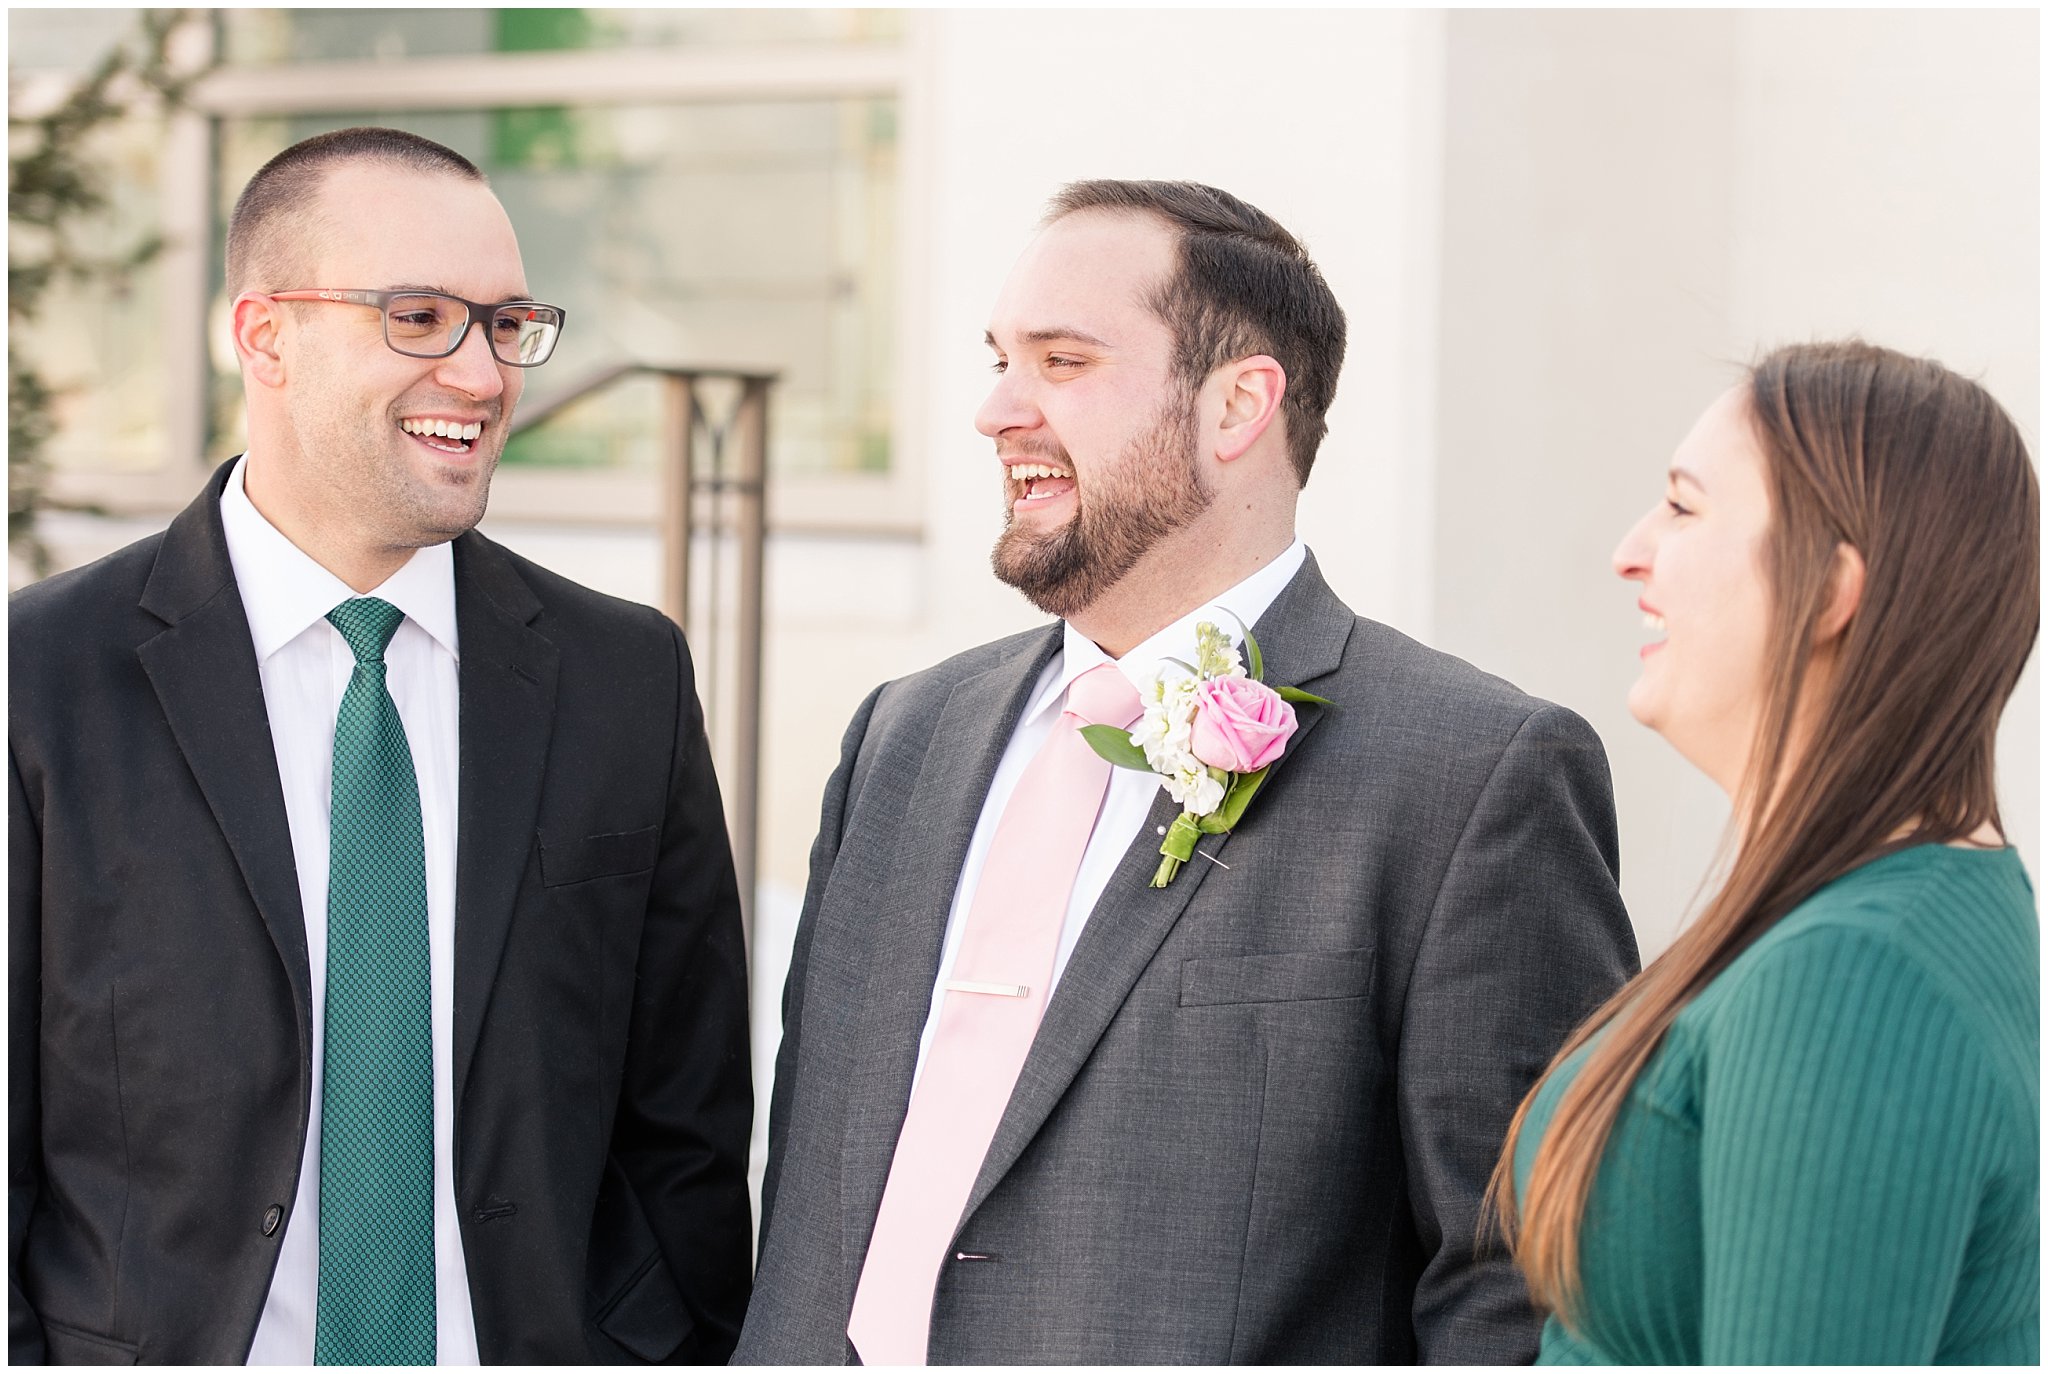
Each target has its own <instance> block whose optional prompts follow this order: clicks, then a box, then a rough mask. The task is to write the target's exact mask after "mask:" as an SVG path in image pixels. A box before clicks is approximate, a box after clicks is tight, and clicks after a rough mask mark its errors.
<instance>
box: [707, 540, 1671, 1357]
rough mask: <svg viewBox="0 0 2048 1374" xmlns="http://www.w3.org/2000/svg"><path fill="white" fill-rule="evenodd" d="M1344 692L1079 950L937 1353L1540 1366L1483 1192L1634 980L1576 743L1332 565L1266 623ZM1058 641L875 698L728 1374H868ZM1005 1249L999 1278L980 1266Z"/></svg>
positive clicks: (1283, 665) (1274, 639) (856, 754)
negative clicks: (928, 1059)
mask: <svg viewBox="0 0 2048 1374" xmlns="http://www.w3.org/2000/svg"><path fill="white" fill-rule="evenodd" d="M1255 628H1256V632H1257V635H1258V638H1259V643H1260V645H1261V647H1262V648H1263V649H1264V651H1265V660H1266V677H1267V680H1268V681H1269V682H1273V683H1275V684H1293V685H1298V686H1302V687H1305V688H1307V689H1308V690H1310V691H1313V692H1316V693H1317V694H1319V695H1322V696H1325V697H1328V698H1329V699H1330V700H1331V701H1332V702H1333V703H1334V705H1331V706H1327V707H1316V706H1310V707H1305V708H1303V710H1302V712H1301V716H1302V724H1301V728H1300V730H1299V731H1298V732H1297V734H1296V735H1295V737H1294V739H1293V741H1292V742H1291V743H1290V745H1289V747H1288V750H1287V753H1286V755H1285V756H1284V757H1283V758H1282V759H1281V760H1280V762H1279V763H1277V764H1275V765H1274V771H1273V773H1272V775H1271V776H1270V778H1269V779H1268V781H1267V783H1266V786H1265V788H1264V790H1263V791H1262V792H1261V793H1260V795H1259V796H1258V797H1257V798H1256V799H1255V800H1254V802H1253V803H1252V806H1251V809H1250V811H1249V812H1248V813H1247V815H1246V817H1245V819H1244V820H1243V822H1242V823H1241V824H1240V825H1239V826H1238V828H1237V830H1236V831H1235V832H1233V833H1232V834H1230V835H1227V836H1212V837H1208V838H1206V839H1205V841H1204V843H1203V845H1202V848H1203V849H1204V850H1205V851H1207V852H1208V853H1210V854H1212V855H1214V856H1215V857H1216V858H1217V859H1219V860H1220V861H1221V863H1222V864H1227V865H1229V867H1228V868H1227V869H1226V868H1224V867H1222V866H1220V865H1219V864H1216V863H1210V862H1209V861H1208V860H1206V859H1203V858H1200V857H1197V858H1196V859H1194V860H1193V861H1192V862H1190V863H1189V864H1187V866H1186V867H1185V868H1183V869H1182V870H1181V872H1180V874H1179V876H1178V877H1176V878H1175V879H1174V881H1173V882H1172V884H1171V885H1170V886H1168V887H1166V888H1164V889H1162V890H1155V889H1153V888H1151V887H1149V886H1148V882H1149V880H1150V878H1151V874H1152V870H1153V867H1154V866H1155V864H1156V863H1157V860H1158V843H1159V840H1158V835H1157V833H1155V832H1156V830H1157V827H1159V826H1162V825H1165V824H1167V823H1168V822H1169V821H1171V819H1172V818H1173V816H1174V814H1175V813H1176V811H1177V810H1178V808H1177V807H1176V806H1175V804H1174V803H1173V802H1172V800H1171V799H1170V798H1168V797H1167V796H1166V794H1165V793H1164V792H1162V793H1161V794H1160V796H1159V799H1158V801H1157V803H1156V804H1155V805H1154V807H1153V811H1152V814H1151V816H1150V818H1149V819H1148V821H1147V824H1146V826H1145V828H1144V829H1143V830H1142V831H1141V832H1140V833H1139V834H1138V835H1137V836H1136V837H1135V838H1134V839H1133V840H1132V842H1131V847H1130V850H1129V852H1128V854H1126V855H1125V857H1124V860H1123V862H1122V864H1121V866H1120V867H1119V868H1118V870H1117V872H1116V875H1115V877H1114V878H1112V880H1111V882H1110V885H1109V888H1108V890H1107V891H1106V892H1105V893H1104V895H1103V897H1102V900H1101V902H1100V904H1099V905H1098V906H1097V907H1096V908H1095V910H1094V912H1093V913H1092V914H1091V916H1090V918H1089V921H1088V925H1087V927H1086V929H1085V931H1084V932H1083V934H1082V936H1081V940H1080V943H1079V945H1078V946H1077V947H1076V948H1075V950H1074V954H1073V958H1072V962H1071V963H1070V964H1069V965H1068V966H1067V969H1066V972H1065V974H1064V976H1063V977H1062V978H1061V980H1060V983H1059V986H1058V988H1057V990H1056V991H1055V992H1054V995H1053V998H1052V1001H1051V1003H1050V1004H1049V1006H1048V1007H1047V1009H1046V1013H1045V1020H1044V1022H1043V1023H1042V1025H1041V1026H1040V1028H1039V1032H1038V1037H1037V1039H1036V1041H1035V1042H1034V1043H1033V1045H1032V1048H1031V1053H1030V1057H1029V1059H1028V1060H1027V1061H1026V1063H1025V1065H1024V1070H1023V1073H1022V1075H1021V1076H1020V1078H1019V1080H1018V1083H1017V1087H1016V1090H1015V1092H1014V1094H1013V1095H1012V1097H1011V1100H1010V1103H1009V1107H1008V1109H1007V1111H1006V1113H1005V1115H1004V1117H1003V1121H1002V1124H1001V1126H1000V1127H999V1128H998V1130H997V1132H996V1136H995V1140H994V1143H993V1144H992V1145H991V1147H990V1150H989V1153H988V1157H987V1159H986V1160H985V1161H984V1162H983V1164H982V1167H981V1172H980V1175H979V1177H978V1179H977V1180H976V1183H975V1185H974V1189H973V1192H972V1194H971V1195H970V1197H969V1199H968V1202H967V1207H966V1209H965V1212H964V1214H963V1216H962V1218H961V1223H960V1229H959V1232H958V1234H957V1237H956V1240H955V1243H954V1245H953V1247H952V1250H953V1251H954V1252H955V1253H956V1254H957V1255H961V1256H973V1257H975V1258H955V1259H952V1260H949V1261H948V1263H947V1264H946V1266H945V1268H944V1270H943V1271H942V1273H941V1276H940V1279H939V1284H938V1290H937V1293H936V1296H935V1301H934V1304H933V1312H932V1328H931V1346H930V1355H931V1359H932V1361H933V1362H934V1363H953V1362H960V1363H977V1364H1004V1363H1034V1362H1059V1363H1076V1364H1087V1363H1159V1364H1167V1363H1207V1364H1223V1363H1284V1362H1357V1363H1379V1362H1386V1363H1400V1362H1412V1361H1416V1360H1430V1361H1463V1362H1479V1363H1484V1362H1514V1361H1526V1360H1528V1359H1530V1358H1532V1357H1533V1355H1534V1353H1535V1349H1536V1338H1537V1331H1538V1321H1537V1318H1536V1316H1535V1314H1534V1313H1533V1312H1532V1311H1531V1310H1530V1308H1529V1305H1528V1301H1527V1298H1526V1296H1525V1293H1524V1291H1523V1288H1522V1285H1521V1282H1520V1280H1519V1278H1518V1276H1517V1275H1516V1274H1515V1272H1514V1271H1513V1269H1512V1268H1511V1267H1510V1266H1509V1264H1508V1263H1507V1261H1506V1260H1505V1259H1504V1258H1502V1257H1501V1256H1500V1255H1498V1254H1497V1253H1485V1254H1482V1253H1479V1252H1478V1251H1477V1249H1476V1244H1475V1236H1476V1232H1477V1225H1478V1204H1479V1198H1480V1195H1481V1192H1482V1190H1483V1188H1484V1186H1485V1183H1486V1178H1487V1174H1488V1172H1489V1170H1490V1169H1491V1168H1492V1165H1493V1162H1494V1160H1495V1158H1496V1157H1497V1155H1498V1153H1499V1150H1500V1146H1501V1141H1502V1137H1503V1135H1504V1134H1505V1132H1506V1128H1507V1123H1508V1118H1509V1116H1510V1115H1511V1114H1512V1112H1513V1111H1514V1108H1515V1105H1516V1103H1517V1102H1518V1101H1519V1099H1520V1098H1521V1096H1522V1094H1523V1093H1524V1091H1525V1090H1526V1089H1527V1088H1528V1087H1529V1085H1530V1083H1531V1082H1532V1081H1533V1080H1534V1078H1535V1076H1536V1074H1537V1073H1538V1072H1539V1071H1540V1070H1541V1068H1542V1067H1543V1065H1544V1063H1545V1062H1546V1061H1547V1060H1548V1059H1549V1057H1550V1055H1551V1054H1552V1053H1553V1052H1554V1051H1555V1050H1556V1048H1557V1047H1558V1045H1559V1044H1560V1043H1561V1042H1562V1041H1563V1039H1564V1037H1565V1035H1566V1034H1567V1033H1568V1032H1569V1031H1570V1030H1571V1028H1572V1027H1573V1026H1574V1025H1575V1024H1577V1023H1578V1022H1579V1021H1580V1020H1581V1019H1582V1018H1584V1017H1585V1016H1586V1014H1587V1013H1588V1012H1590V1011H1591V1010H1592V1009H1593V1008H1594V1007H1595V1006H1596V1005H1598V1004H1599V1003H1600V1002H1601V1001H1602V1000H1603V999H1604V998H1606V997H1607V996H1608V995H1609V994H1610V993H1612V992H1613V991H1614V990H1615V989H1616V988H1617V987H1619V986H1620V984H1621V983H1622V982H1623V980H1624V979H1625V978H1626V977H1627V976H1628V975H1629V974H1630V973H1631V972H1632V971H1633V970H1634V968H1635V967H1636V954H1635V946H1634V939H1633V937H1632V935H1631V933H1630V928H1629V923H1628V919H1627V914H1626V913H1625V912H1624V910H1623V909H1622V904H1621V898H1620V895H1619V893H1618V892H1617V890H1616V887H1615V881H1616V872H1617V863H1618V861H1617V857H1616V845H1615V835H1614V806H1613V799H1612V794H1611V791H1610V788H1609V783H1608V774H1607V765H1606V757H1605V754H1604V753H1603V751H1602V749H1601V747H1600V741H1599V738H1598V737H1597V736H1596V735H1595V734H1594V733H1593V731H1592V730H1591V729H1590V728H1589V727H1588V726H1587V725H1586V724H1585V722H1584V721H1582V720H1580V719H1579V718H1578V717H1576V716H1574V715H1572V714H1571V713H1570V712H1568V711H1565V710H1563V709H1561V708H1559V707H1556V706H1552V705H1549V704H1547V703H1544V702H1541V701H1537V700H1534V699H1532V698H1530V697H1527V696H1524V695H1523V694H1521V693H1520V692H1518V691H1516V690H1515V689H1514V688H1513V687H1511V686H1509V685H1508V684H1507V683H1505V682H1502V681H1500V680H1499V679H1497V678H1493V677H1488V676H1486V675H1485V674H1483V673H1480V672H1478V671H1477V670H1475V669H1473V668H1472V667H1471V666H1469V665H1468V664H1465V663H1463V662H1460V661H1459V660H1457V659H1453V658H1450V657H1448V656H1446V655H1443V654H1440V653H1436V652H1434V651H1432V650H1430V649H1427V648H1425V647H1423V646H1422V645H1420V644H1417V643H1415V642H1414V641H1413V640H1410V639H1407V638H1405V637H1404V636H1402V635H1400V634H1397V633H1396V632H1394V631H1392V630H1390V629H1388V628H1386V627H1385V626H1383V625H1377V624H1375V623H1373V622H1372V621H1369V620H1363V619H1359V618H1357V617H1355V616H1353V615H1352V614H1351V612H1350V611H1349V610H1348V609H1347V608H1346V607H1345V606H1344V604H1343V603H1342V602H1340V601H1339V600H1338V599H1337V598H1336V596H1335V595H1334V594H1333V593H1332V592H1331V591H1330V589H1329V587H1328V585H1327V584H1326V583H1325V582H1324V581H1323V579H1322V576H1321V574H1320V573H1319V572H1318V571H1317V569H1316V565H1315V562H1314V560H1313V559H1311V560H1310V561H1309V562H1308V564H1307V565H1306V566H1304V567H1303V569H1302V570H1301V572H1300V573H1299V574H1298V575H1297V576H1296V577H1295V579H1294V580H1293V582H1292V583H1290V584H1289V586H1288V587H1287V589H1286V590H1285V591H1284V592H1283V593H1282V594H1281V596H1280V597H1279V599H1278V600H1277V601H1276V602H1275V603H1274V604H1273V606H1272V608H1271V609H1270V610H1269V611H1268V612H1267V613H1266V615H1265V616H1264V617H1262V618H1261V619H1260V621H1259V623H1258V625H1257V626H1256V627H1255ZM1059 644H1060V632H1059V629H1058V627H1057V626H1054V627H1050V628H1047V629H1042V630H1036V631H1033V632H1031V633H1028V634H1023V635H1018V636H1015V637H1013V638H1010V639H1005V640H1001V641H999V642H997V643H994V644H990V645H985V646H983V647H981V648H979V649H975V650H972V651H970V652H968V653H965V654H962V655H960V656H959V657H957V658H954V659H950V660H948V661H947V662H945V663H942V664H940V665H938V666H937V667H935V668H931V669H929V670H927V671H925V672H922V673H919V674H916V675H915V676H912V677H909V678H905V679H903V680H901V681H898V682H894V683H890V684H888V685H886V686H884V687H882V688H880V689H879V690H877V691H876V692H875V693H874V694H873V695H872V696H870V697H869V698H868V700H867V701H866V702H865V703H864V704H863V705H862V707H861V709H860V711H859V713H858V714H857V715H856V716H855V717H854V720H853V724H852V725H851V727H850V728H849V729H848V731H847V734H846V742H845V748H844V753H843V755H842V757H841V759H840V763H839V768H838V770H837V771H836V772H835V773H834V774H833V776H832V780H831V782H830V784H829V785H828V786H827V788H826V793H825V803H824V815H823V820H822V823H821V825H820V828H819V833H818V838H817V843H816V845H815V847H814V848H813V850H812V853H811V878H810V888H809V892H808V894H807V895H806V898H805V902H804V910H803V916H802V921H801V924H800V926H799V928H798V932H797V939H796V947H795V952H794V957H793V962H792V963H791V966H790V974H789V984H788V988H787V991H786V993H785V995H784V1005H783V1015H784V1034H783V1043H782V1049H781V1053H780V1055H779V1057H778V1060H777V1063H776V1074H775V1090H774V1098H773V1105H772V1116H771V1124H770V1136H769V1151H770V1154H769V1162H768V1172H767V1178H766V1183H765V1187H764V1195H763V1199H762V1239H761V1247H762V1248H761V1259H760V1267H759V1270H758V1271H757V1273H756V1276H755V1284H754V1296H753V1301H752V1304H751V1306H750V1307H749V1308H748V1311H747V1319H746V1326H745V1328H744V1330H743V1332H742V1334H741V1338H740V1347H739V1351H738V1354H737V1355H736V1357H735V1359H736V1361H738V1362H764V1363H778V1362H786V1363H841V1362H843V1361H845V1360H847V1359H848V1358H849V1357H850V1356H851V1353H852V1352H851V1350H850V1347H849V1345H848V1343H847V1341H846V1337H845V1329H846V1322H847V1316H848V1313H849V1311H850V1308H851V1305H852V1298H853V1291H854V1285H855V1282H856V1280H857V1279H858V1277H859V1274H860V1268H861V1262H862V1258H863V1255H864V1253H865V1251H866V1249H867V1243H868V1238H869V1235H870V1233H871V1231H872V1228H873V1225H874V1219H875V1212H876V1209H877V1207H878V1205H879V1203H880V1200H881V1196H882V1185H883V1182H884V1180H885V1179H886V1177H887V1174H888V1170H889V1163H890V1159H891V1156H892V1154H893V1152H894V1149H895V1144H896V1135H897V1131H898V1129H899V1128H900V1126H901V1124H902V1121H903V1116H904V1112H905V1110H906V1107H907V1105H908V1102H909V1096H910V1083H911V1074H912V1068H913V1065H914V1063H915V1060H916V1055H917V1044H918V1037H919V1032H920V1029H921V1028H922V1026H923V1024H924V1020H925V1016H926V1013H927V1011H928V1009H929V1004H930V997H931V989H932V982H933V979H934V978H935V976H936V974H937V968H938V961H939V952H940V944H941V941H942V938H943V935H944V932H945V927H946V916H947V910H948V907H949V904H950V901H951V898H952V893H953V888H954V884H955V882H956V881H957V879H958V877H959V872H960V865H961V861H962V858H963V856H964V855H965V852H966V849H967V844H968V839H969V837H970V835H971V834H972V832H973V829H974V824H975V820H976V817H977V815H978V814H979V812H980V809H981V803H982V799H983V797H984V795H985V794H986V791H987V788H988V785H989V780H990V778H991V776H992V775H993V773H994V771H995V767H996V763H997V761H998V759H999V758H1000V757H1001V755H1002V752H1003V748H1004V745H1005V743H1006V741H1007V740H1008V738H1009V735H1010V731H1011V728H1012V726H1013V724H1014V722H1015V720H1016V719H1017V716H1018V714H1019V712H1020V711H1021V710H1022V709H1023V706H1024V703H1025V698H1026V696H1027V694H1028V692H1029V690H1030V688H1031V686H1032V685H1033V683H1034V682H1035V680H1036V679H1037V676H1038V674H1039V672H1040V670H1041V669H1042V668H1043V667H1044V665H1045V663H1046V662H1047V661H1048V660H1049V659H1050V658H1051V656H1052V655H1053V654H1054V653H1055V652H1056V651H1057V649H1058V647H1059ZM984 1256H985V1257H986V1258H981V1257H984Z"/></svg>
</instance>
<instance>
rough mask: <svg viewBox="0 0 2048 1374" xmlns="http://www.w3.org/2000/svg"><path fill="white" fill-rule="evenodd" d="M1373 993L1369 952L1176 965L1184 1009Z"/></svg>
mask: <svg viewBox="0 0 2048 1374" xmlns="http://www.w3.org/2000/svg"><path fill="white" fill-rule="evenodd" d="M1371 990H1372V951H1371V950H1369V949H1334V950H1304V951H1302V952H1300V953H1294V954H1246V955H1240V956H1237V957H1234V958H1228V959H1185V960H1182V961H1181V966H1180V1004H1181V1005H1182V1006H1184V1007H1224V1006H1240V1005H1243V1004H1245V1003H1248V1002H1325V1001H1335V1000H1337V999H1340V998H1346V997H1363V996H1365V995H1366V994H1367V993H1368V992H1370V991H1371Z"/></svg>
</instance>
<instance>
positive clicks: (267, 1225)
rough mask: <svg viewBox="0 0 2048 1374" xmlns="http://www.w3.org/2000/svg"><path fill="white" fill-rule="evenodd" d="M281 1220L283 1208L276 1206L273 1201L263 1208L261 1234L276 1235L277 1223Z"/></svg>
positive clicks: (282, 1218)
mask: <svg viewBox="0 0 2048 1374" xmlns="http://www.w3.org/2000/svg"><path fill="white" fill-rule="evenodd" d="M283 1220H284V1208H282V1207H280V1206H278V1205H277V1204H276V1203H274V1202H273V1203H271V1204H270V1206H268V1207H266V1208H264V1210H263V1234H264V1235H266V1236H274V1235H276V1234H277V1224H278V1223H279V1222H280V1221H283Z"/></svg>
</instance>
